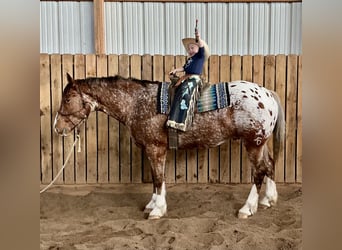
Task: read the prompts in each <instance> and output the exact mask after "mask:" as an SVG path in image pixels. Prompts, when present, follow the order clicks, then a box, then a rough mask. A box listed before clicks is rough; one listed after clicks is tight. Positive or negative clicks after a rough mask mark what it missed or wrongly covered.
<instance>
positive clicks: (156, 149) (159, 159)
mask: <svg viewBox="0 0 342 250" xmlns="http://www.w3.org/2000/svg"><path fill="white" fill-rule="evenodd" d="M145 151H146V155H147V157H148V159H149V161H150V163H151V168H152V177H153V189H154V190H153V194H152V199H151V201H150V202H149V203H148V204H147V205H146V207H145V211H144V212H145V213H149V216H148V218H149V219H159V218H161V217H162V216H164V215H165V214H166V211H167V204H166V187H165V160H166V153H167V149H166V147H160V146H154V145H153V146H148V147H146V148H145Z"/></svg>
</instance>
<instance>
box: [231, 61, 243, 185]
mask: <svg viewBox="0 0 342 250" xmlns="http://www.w3.org/2000/svg"><path fill="white" fill-rule="evenodd" d="M240 79H241V56H237V55H234V56H232V57H231V80H232V81H235V80H240ZM230 146H231V148H230V150H231V169H230V174H231V176H230V177H231V178H230V181H231V183H240V169H241V142H240V140H231V142H230Z"/></svg>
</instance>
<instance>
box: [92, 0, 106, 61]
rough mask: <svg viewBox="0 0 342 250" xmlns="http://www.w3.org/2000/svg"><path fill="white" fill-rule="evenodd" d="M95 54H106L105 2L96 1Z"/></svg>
mask: <svg viewBox="0 0 342 250" xmlns="http://www.w3.org/2000/svg"><path fill="white" fill-rule="evenodd" d="M94 35H95V53H96V54H105V51H106V46H105V26H104V0H94Z"/></svg>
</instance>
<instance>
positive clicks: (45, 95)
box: [40, 54, 52, 184]
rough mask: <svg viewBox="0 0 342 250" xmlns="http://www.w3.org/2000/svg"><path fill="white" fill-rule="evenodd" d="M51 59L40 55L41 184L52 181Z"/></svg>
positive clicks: (45, 55)
mask: <svg viewBox="0 0 342 250" xmlns="http://www.w3.org/2000/svg"><path fill="white" fill-rule="evenodd" d="M50 91H51V89H50V57H49V55H48V54H41V55H40V110H41V111H42V114H41V116H40V147H41V148H40V150H41V161H40V162H41V182H42V183H44V184H45V183H49V182H50V181H51V180H52V144H51V126H52V123H51V98H50V93H51V92H50Z"/></svg>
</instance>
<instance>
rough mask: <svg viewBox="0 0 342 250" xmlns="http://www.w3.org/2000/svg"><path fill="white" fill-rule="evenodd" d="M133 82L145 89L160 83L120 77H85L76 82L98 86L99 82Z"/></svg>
mask: <svg viewBox="0 0 342 250" xmlns="http://www.w3.org/2000/svg"><path fill="white" fill-rule="evenodd" d="M120 80H123V81H133V82H135V83H138V84H141V85H143V86H144V87H146V86H147V85H148V84H158V83H160V82H159V81H149V80H140V79H136V78H133V77H128V78H126V77H123V76H120V75H115V76H107V77H87V78H86V79H84V80H77V81H84V82H85V83H87V84H90V85H92V84H98V83H100V82H106V83H115V82H117V81H120Z"/></svg>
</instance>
